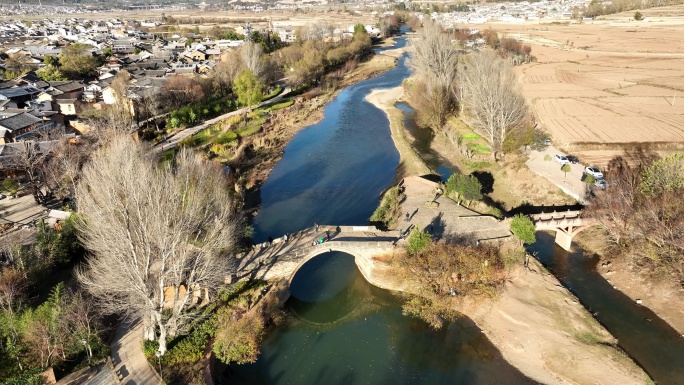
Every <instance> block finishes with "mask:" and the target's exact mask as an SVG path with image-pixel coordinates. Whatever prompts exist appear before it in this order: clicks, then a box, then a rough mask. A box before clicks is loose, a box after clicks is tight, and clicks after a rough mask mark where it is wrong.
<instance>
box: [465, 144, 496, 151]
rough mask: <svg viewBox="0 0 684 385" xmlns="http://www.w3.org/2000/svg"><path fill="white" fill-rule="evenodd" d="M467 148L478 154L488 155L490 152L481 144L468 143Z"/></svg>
mask: <svg viewBox="0 0 684 385" xmlns="http://www.w3.org/2000/svg"><path fill="white" fill-rule="evenodd" d="M467 146H468V148H470V149H471V150H473V151H475V152H477V153H480V154H489V153H490V152H491V150H490V148H489V147H487V146H485V145H484V144H482V143H468V144H467Z"/></svg>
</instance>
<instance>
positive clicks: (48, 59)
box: [43, 55, 59, 67]
mask: <svg viewBox="0 0 684 385" xmlns="http://www.w3.org/2000/svg"><path fill="white" fill-rule="evenodd" d="M43 63H44V64H47V65H51V66H55V67H59V60H57V58H56V57H54V56H50V55H48V56H45V58H43Z"/></svg>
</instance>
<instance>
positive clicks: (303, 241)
mask: <svg viewBox="0 0 684 385" xmlns="http://www.w3.org/2000/svg"><path fill="white" fill-rule="evenodd" d="M328 234H329V238H328ZM398 235H399V233H398V232H383V231H381V230H378V229H377V228H375V227H373V226H320V227H319V228H318V232H315V230H314V228H308V229H305V230H302V231H298V232H296V233H293V234H289V235H288V240H287V242H285V239H284V237H280V238H276V239H274V240H273V243H272V244H271V245H270V246H268V245H267V243H261V244H258V245H255V246H254V247H253V248H252V250H250V251H249V252H247V253H245V254H243V255H241V256H240V257H239V259H238V260H239V265H238V271H255V270H258V269H259V267H260V266H262V265H266V264H272V263H273V262H274V261H276V260H278V261H286V260H297V259H299V258H301V257H303V256H305V255H308V254H310V253H312V252H315V251H318V250H321V249H329V248H331V247H333V246H334V247H335V248H340V247H348V248H362V247H374V248H387V249H389V248H392V247H393V245H394V243H395V242H396V241H397V239H398ZM321 238H322V239H323V243H322V244H319V243H318V241H319V240H320V239H321ZM314 240H316V241H317V242H316V245H313V241H314Z"/></svg>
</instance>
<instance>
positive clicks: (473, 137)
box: [462, 132, 482, 140]
mask: <svg viewBox="0 0 684 385" xmlns="http://www.w3.org/2000/svg"><path fill="white" fill-rule="evenodd" d="M462 138H463V139H464V140H481V139H482V137H481V136H480V135H478V134H476V133H474V132H468V133H465V134H463V135H462Z"/></svg>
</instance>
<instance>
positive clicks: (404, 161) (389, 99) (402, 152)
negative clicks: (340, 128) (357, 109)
mask: <svg viewBox="0 0 684 385" xmlns="http://www.w3.org/2000/svg"><path fill="white" fill-rule="evenodd" d="M403 95H404V87H403V86H399V87H394V88H389V89H385V90H373V92H371V93H370V94H368V96H366V100H367V101H368V102H369V103H371V104H372V105H374V106H375V107H377V108H379V109H381V110H382V111H384V112H385V114H387V119H388V120H389V123H390V130H391V131H392V141H394V146H395V147H396V148H397V151H399V166H398V167H397V179H398V180H401V179H402V178H404V177H408V176H411V175H426V174H430V173H431V171H430V169H429V168H428V167H427V165H426V164H425V162H423V161H422V160H421V159H420V156H419V155H418V153H417V152H416V151H415V150H414V149H413V147H411V145H410V144H409V142H408V140H407V139H406V136H405V135H406V134H405V133H406V130H405V129H404V123H403V119H404V115H403V113H402V112H401V111H400V110H399V109H398V108H397V107H395V106H394V104H395V103H396V101H397V100H399V99H401V98H402V96H403Z"/></svg>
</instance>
